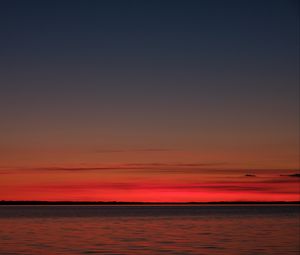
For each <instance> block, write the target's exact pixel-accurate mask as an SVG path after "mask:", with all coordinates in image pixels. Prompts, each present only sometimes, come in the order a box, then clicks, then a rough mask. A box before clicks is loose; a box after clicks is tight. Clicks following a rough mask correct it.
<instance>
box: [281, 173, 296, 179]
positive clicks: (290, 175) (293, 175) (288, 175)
mask: <svg viewBox="0 0 300 255" xmlns="http://www.w3.org/2000/svg"><path fill="white" fill-rule="evenodd" d="M280 176H287V177H296V178H300V173H299V174H298V173H296V174H281V175H280Z"/></svg>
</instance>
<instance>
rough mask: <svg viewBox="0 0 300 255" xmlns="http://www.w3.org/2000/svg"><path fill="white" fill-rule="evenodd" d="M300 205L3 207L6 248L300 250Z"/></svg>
mask: <svg viewBox="0 0 300 255" xmlns="http://www.w3.org/2000/svg"><path fill="white" fill-rule="evenodd" d="M298 253H299V207H298V206H284V207H283V206H248V207H247V206H245V207H243V206H232V207H229V206H195V207H182V206H168V207H162V206H156V207H154V206H151V207H150V206H35V207H32V206H2V207H0V254H5V255H6V254H7V255H9V254H22V255H26V254H44V255H50V254H51V255H53V254H64V255H68V254H108V255H110V254H130V255H131V254H142V255H143V254H149V255H150V254H151V255H153V254H154V255H155V254H197V255H200V254H222V255H224V254H230V255H235V254H245V255H250V254H267V255H269V254H270V255H271V254H272V255H274V254H280V255H282V254H298Z"/></svg>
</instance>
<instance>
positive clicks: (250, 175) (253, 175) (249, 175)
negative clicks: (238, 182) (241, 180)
mask: <svg viewBox="0 0 300 255" xmlns="http://www.w3.org/2000/svg"><path fill="white" fill-rule="evenodd" d="M244 176H245V177H256V175H255V174H245V175H244Z"/></svg>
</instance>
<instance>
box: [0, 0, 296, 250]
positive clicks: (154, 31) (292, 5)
mask: <svg viewBox="0 0 300 255" xmlns="http://www.w3.org/2000/svg"><path fill="white" fill-rule="evenodd" d="M0 21H1V22H0V34H1V41H0V67H1V75H0V118H1V125H0V203H1V205H0V224H1V221H2V223H3V224H5V225H7V227H8V228H10V227H11V228H12V229H15V228H16V230H15V231H16V233H17V232H18V233H19V231H20V230H18V227H17V226H18V224H16V223H14V222H10V221H9V220H6V217H8V216H5V215H9V217H17V216H16V215H19V214H18V213H19V212H22V213H23V211H22V210H21V209H20V208H24V215H27V212H26V210H27V209H26V208H31V206H33V205H31V203H32V202H34V201H39V202H41V203H47V202H72V203H75V204H76V203H77V202H78V203H79V202H91V203H93V202H98V203H99V204H100V205H99V206H97V208H96V207H95V209H94V210H99V211H100V216H99V215H98V214H97V213H98V211H97V213H96V211H94V212H92V213H91V215H93V217H99V219H100V218H101V220H103V218H102V217H104V216H101V215H102V214H101V213H103V212H101V210H102V209H101V208H102V207H101V203H109V202H114V203H117V204H118V203H121V204H122V203H124V202H126V203H146V204H147V203H149V206H150V205H151V204H152V203H157V204H160V205H162V207H163V204H164V203H166V204H169V203H179V204H180V205H182V206H184V205H185V206H187V205H186V203H187V204H188V203H199V204H200V205H199V206H195V207H197V208H196V209H193V207H192V206H191V207H189V209H186V210H190V211H189V213H190V214H189V215H190V216H191V219H189V220H190V221H188V222H187V223H186V224H187V225H189V224H191V222H192V221H193V220H195V219H194V218H193V217H194V216H195V215H197V216H195V217H198V216H199V215H202V214H203V215H204V214H205V213H202V211H201V212H200V211H198V210H204V211H205V206H204V205H205V204H207V203H225V204H226V205H227V204H231V203H233V204H234V203H256V202H257V203H265V204H270V203H284V204H288V205H289V206H288V205H287V206H278V207H276V208H275V209H274V208H273V209H272V208H271V206H270V208H271V209H270V212H272V213H273V214H274V215H275V214H276V215H275V216H274V217H278V218H280V217H281V215H285V216H282V217H283V218H284V217H287V216H286V215H290V216H289V217H288V218H287V219H286V220H287V221H289V222H293V220H294V219H295V210H296V209H297V208H298V209H299V206H298V204H299V202H300V166H299V162H300V158H299V155H300V150H299V140H300V137H299V129H300V125H299V123H300V122H299V114H300V112H299V1H298V0H287V1H280V0H274V1H267V0H260V1H259V0H251V1H238V0H224V1H221V0H214V1H209V0H203V1H202V0H201V1H200V0H199V1H192V0H186V1H183V0H178V1H177V0H175V1H169V0H161V1H156V0H154V1H148V0H144V1H135V0H126V1H121V0H111V1H106V0H103V1H102V0H99V1H94V0H86V1H84V0H75V1H68V0H61V1H57V0H52V1H48V0H41V1H37V0H27V1H20V0H19V1H18V0H10V1H9V0H4V1H1V3H0ZM19 202H22V203H25V204H27V205H26V206H28V207H26V206H24V207H22V206H19V207H18V206H17V205H16V204H18V203H19ZM7 203H9V204H10V203H12V204H14V203H15V206H16V208H19V209H16V210H21V211H13V210H14V209H13V208H14V207H13V206H12V207H10V206H7ZM294 204H296V205H294ZM201 205H203V207H201ZM119 206H120V208H122V206H121V205H119ZM179 207H180V206H179ZM179 207H178V208H177V207H176V206H174V208H173V207H172V208H173V209H174V211H176V213H178V215H185V212H181V211H180V210H183V209H179ZM187 207H188V206H187ZM262 207H263V206H258V208H262ZM49 208H50V207H49ZM51 208H52V209H49V210H53V212H54V211H55V213H58V214H59V215H60V213H62V215H64V217H66V218H68V217H69V216H68V215H69V214H68V213H67V211H66V212H65V213H63V212H62V211H59V210H62V209H61V208H62V207H57V208H56V207H55V206H54V205H53V207H51ZM55 208H56V209H55ZM58 208H60V209H58ZM76 208H77V207H76ZM82 208H84V207H82ZM99 208H100V209H99ZM105 208H108V207H105ZM124 208H125V207H124ZM141 208H143V209H141ZM141 208H140V207H139V206H136V207H135V206H134V207H132V209H124V214H125V215H127V214H126V213H127V212H126V210H133V211H132V212H133V213H132V214H134V213H137V215H139V217H140V216H141V215H142V216H143V217H144V216H145V215H144V214H143V213H144V211H143V210H144V209H145V208H144V207H142V206H141ZM149 208H150V207H149ZM151 208H152V209H149V210H154V211H153V215H152V216H149V215H151V213H149V212H147V213H146V214H147V217H148V216H149V217H150V218H151V217H153V218H151V220H153V221H155V217H158V216H154V215H156V214H158V215H160V213H162V212H163V213H162V214H163V215H168V214H164V213H165V211H164V210H166V209H161V210H162V211H157V212H156V211H155V210H156V209H155V208H156V207H155V206H153V207H151ZM170 208H171V207H170ZM180 208H181V207H180ZM200 208H202V209H200ZM203 208H204V209H203ZM207 208H211V207H209V206H207ZM226 208H227V207H226ZM249 208H250V207H249ZM251 208H252V209H249V210H250V211H251V210H254V209H253V208H254V207H251ZM268 208H269V207H268ZM268 208H267V207H266V208H264V209H257V210H258V211H259V210H266V211H262V212H261V213H262V215H263V216H264V217H267V216H266V215H268V213H269V211H268V210H269V209H268ZM173 209H170V210H171V211H172V210H173ZM1 210H3V212H2V211H1ZM30 210H33V211H32V212H33V215H40V214H39V213H37V212H39V210H45V208H44V207H42V206H40V207H39V206H36V207H34V206H33V208H31V209H30ZM66 210H69V209H66ZM76 210H77V211H78V213H79V215H77V216H78V217H81V216H82V215H81V214H80V210H79V209H76ZM76 210H75V211H76ZM82 210H85V209H82ZM103 210H108V209H103ZM111 210H112V211H111V214H112V215H114V213H115V212H114V210H116V208H115V207H113V206H112V209H111ZM135 210H137V211H138V212H136V211H135ZM139 210H142V211H143V213H141V212H140V211H139ZM194 210H195V211H194ZM207 210H211V209H207ZM220 210H221V211H222V210H223V209H220ZM225 210H227V209H225ZM241 210H244V209H241ZM281 210H290V211H281ZM77 211H76V212H77ZM171 211H170V212H171ZM41 212H42V211H41ZM129 212H130V211H128V213H129ZM151 212H152V211H151ZM172 212H173V211H172ZM251 212H252V211H251ZM30 213H31V211H30ZM72 213H73V212H72ZM148 213H149V215H148ZM181 213H182V214H181ZM198 213H200V214H199V215H198ZM214 213H216V215H217V214H218V213H219V211H217V210H216V212H213V213H212V215H215V214H214ZM255 213H256V211H255V210H254V214H255ZM41 214H42V213H41ZM129 214H130V213H129ZM171 214H172V213H170V215H171ZM229 214H230V213H229ZM11 215H14V216H11ZM22 215H23V214H22ZM72 215H73V214H72ZM80 215H81V216H80ZM89 215H90V214H89ZM105 215H106V214H105ZM107 215H110V212H108V213H107ZM203 215H202V216H201V217H204V216H203ZM224 215H225V214H224ZM230 215H231V214H230ZM298 215H299V214H297V216H298ZM192 216H193V217H192ZM263 216H262V217H263ZM22 217H23V216H22ZM24 217H25V216H24ZM28 217H29V216H28ZM30 217H31V216H30ZM30 217H29V218H30ZM32 217H33V216H32ZM37 217H40V216H37ZM59 217H60V216H59ZM82 217H83V216H82ZM86 217H87V218H88V217H89V216H86ZM105 217H106V216H105ZM120 217H121V216H120ZM122 217H123V216H122ZM124 217H125V216H124ZM159 217H160V216H159ZM201 217H200V216H199V219H198V218H197V220H199V221H200V218H201ZM224 217H225V216H224ZM230 217H231V216H230ZM234 217H235V216H234ZM240 217H242V218H243V216H240ZM253 217H254V216H253ZM272 217H273V216H272ZM137 218H138V217H137ZM283 218H282V219H283ZM168 219H169V218H168ZM284 219H285V218H284ZM89 220H90V218H89ZM131 220H133V219H131ZM160 220H161V219H160ZM210 220H211V218H210ZM91 222H92V221H91ZM155 222H156V221H155ZM201 222H202V219H201ZM211 222H212V224H217V223H215V222H214V221H213V220H212V221H211ZM266 222H267V221H265V222H263V223H257V222H256V223H255V224H258V225H261V226H266V225H264V224H267V223H266ZM10 224H11V225H10ZM34 224H35V223H34ZM49 224H50V223H49ZM70 224H71V223H70ZM74 224H75V225H76V224H77V223H74ZM80 224H83V225H82V226H83V227H82V229H85V227H84V226H85V225H84V223H83V222H81V221H80ZM80 224H79V225H80ZM101 224H102V223H101ZM103 224H104V225H105V222H104V223H103ZM103 224H102V225H101V226H104V225H103ZM135 224H137V223H136V222H135V223H133V226H139V224H137V225H135ZM155 224H158V221H157V222H156V223H155ZM160 224H162V225H163V224H165V222H164V221H162V222H160V223H159V224H158V225H157V226H156V225H155V226H156V227H157V228H159V226H162V225H160ZM174 224H175V225H174V226H177V224H179V225H180V224H181V223H180V220H179V219H178V221H174ZM193 224H194V223H193ZM199 224H200V223H199ZM201 224H202V223H201ZM222 224H223V223H222ZM224 224H225V225H226V224H227V223H226V222H225V223H224ZM234 224H236V223H234ZM245 224H247V223H246V222H245ZM278 224H280V223H278ZM282 224H284V223H283V220H282ZM50 225H51V224H50ZM50 225H49V226H50ZM71 225H72V224H71ZM71 225H70V226H71ZM179 225H178V226H179ZM291 225H294V226H297V227H298V228H297V229H294V231H296V232H297V231H298V230H299V222H298V225H297V224H293V223H291ZM34 226H35V225H34ZM51 226H53V227H54V226H55V227H57V228H59V226H58V225H55V224H54V225H51ZM216 226H217V225H214V227H212V228H213V229H214V228H215V227H216ZM110 227H111V226H110ZM32 228H34V227H33V225H32ZM175 228H176V227H175ZM178 228H180V227H178ZM149 229H150V230H151V229H152V228H151V227H149V228H147V231H150V230H149ZM180 229H181V230H182V228H180ZM181 230H178V233H181ZM97 231H98V230H97ZM123 231H124V230H123ZM159 231H162V233H164V232H163V230H161V229H160V230H158V232H159ZM195 231H196V229H195ZM241 231H242V230H241ZM262 231H263V230H262ZM290 231H291V232H289V233H292V231H293V230H290ZM129 232H130V231H129V230H128V233H129ZM150 232H151V233H153V232H152V231H150ZM150 232H149V235H150V236H151V233H150ZM196 232H197V231H196ZM196 232H193V233H190V235H191V236H192V237H191V240H192V239H193V238H195V239H193V240H198V239H197V238H198V237H196V236H194V233H196ZM242 232H243V231H242ZM296 232H293V233H296ZM93 233H94V234H95V233H96V232H93ZM97 233H98V232H97ZM126 233H127V232H126ZM147 233H148V232H147ZM214 233H216V232H214ZM236 233H237V232H236ZM257 233H258V232H257ZM272 233H277V232H276V230H274V231H273V232H272ZM1 234H2V232H1V231H0V246H2V245H1V240H6V239H5V238H4V237H5V236H4V234H3V238H4V239H2V237H1ZM19 234H20V237H15V238H14V237H13V239H14V240H15V243H13V245H12V246H9V245H8V246H7V247H8V248H7V249H6V248H0V254H46V255H48V253H46V252H45V250H43V249H42V250H39V251H37V250H36V251H34V250H33V248H32V249H31V248H28V250H26V249H25V248H24V249H23V248H22V247H23V246H22V247H21V246H18V245H17V244H16V243H18V242H17V241H16V240H21V239H22V240H23V236H24V233H23V232H22V233H19ZM36 234H37V236H43V234H42V233H41V232H39V233H36ZM88 235H89V234H88V233H87V234H86V235H85V236H88ZM95 235H96V234H95ZM100 235H101V233H100ZM187 235H188V234H187ZM274 235H275V234H274ZM289 235H290V236H291V235H294V236H295V234H287V236H289ZM15 236H17V235H15ZM25 236H26V235H25ZM54 236H55V234H54ZM280 236H281V235H279V232H278V236H276V237H274V240H279V239H280V238H281V237H280ZM77 237H78V235H77ZM181 237H182V236H181ZM181 237H178V238H181ZM248 238H250V237H248ZM129 239H130V240H133V239H132V238H131V237H130V238H129ZM74 240H75V239H74ZM114 240H115V239H114ZM122 240H123V239H122ZM153 240H154V239H151V240H150V241H149V243H151V242H154V241H153ZM174 240H175V239H174ZM201 240H202V239H201ZM201 240H200V241H199V240H198V242H200V243H201ZM247 240H249V239H247ZM274 240H272V241H271V240H270V243H269V244H268V245H269V246H268V247H273V246H272V245H271V243H272V244H274V243H276V241H274ZM52 241H53V240H52ZM169 241H170V240H169ZM169 241H168V240H166V243H168V242H169ZM70 242H71V241H70ZM75 242H76V241H74V242H72V243H75ZM101 242H103V243H105V244H107V243H109V242H110V241H108V240H106V241H103V240H102V241H101ZM239 242H241V241H240V240H238V241H236V243H239ZM4 243H5V241H3V243H2V244H3V246H5V245H4ZM286 243H289V244H290V246H289V247H293V248H291V250H290V253H288V252H286V253H285V252H283V253H282V250H281V249H284V250H285V251H287V249H286V248H283V246H282V247H279V248H278V249H277V248H266V249H265V248H262V250H261V251H262V252H260V251H256V252H254V250H252V248H251V247H252V246H251V247H250V246H247V247H246V248H247V249H248V248H249V249H248V250H247V252H248V253H247V252H246V251H244V252H245V253H243V252H242V251H241V250H239V252H234V251H237V250H238V249H239V248H238V246H234V247H235V248H232V247H233V246H230V245H229V246H228V247H227V246H226V245H227V244H226V245H225V246H224V247H225V248H226V249H227V248H228V249H229V250H228V251H226V252H224V253H217V252H216V253H209V252H208V253H206V250H205V249H206V248H205V249H204V250H202V248H199V247H198V248H196V247H194V246H193V247H194V248H193V249H191V250H184V249H183V248H178V247H177V248H170V252H166V253H164V252H163V251H162V250H159V249H158V250H155V251H153V250H151V249H150V248H149V247H154V246H155V244H153V245H154V246H153V245H152V246H151V245H149V247H148V248H149V249H147V251H146V250H144V251H143V252H142V251H141V252H137V253H134V249H133V250H130V249H129V248H128V250H127V248H126V249H125V248H122V249H121V248H120V249H121V250H110V249H107V250H103V251H102V252H99V254H130V255H132V254H154V255H155V254H175V253H172V252H175V251H177V252H178V253H176V254H238V255H239V254H240V255H244V254H266V255H271V254H293V255H294V254H297V253H298V251H299V246H300V245H299V242H298V243H297V242H295V241H292V240H290V239H289V240H287V241H286ZM282 245H283V244H282ZM190 246H191V245H190ZM207 246H209V245H207ZM262 246H263V245H262ZM57 247H58V246H57ZM57 247H56V248H57ZM116 247H118V246H116ZM155 247H156V246H155ZM209 247H210V246H209ZM17 248H18V249H17ZM19 248H20V250H19ZM52 248H53V250H52V251H53V252H52V251H51V249H50V248H49V249H50V250H49V255H50V254H64V255H65V254H85V252H82V253H80V251H79V250H80V249H79V250H74V251H71V250H64V252H62V253H60V252H59V249H58V248H57V250H55V249H56V248H55V249H54V247H52ZM225 248H224V249H225ZM2 249H3V250H2ZM230 249H231V250H230ZM264 249H265V250H264ZM272 249H273V250H272ZM276 249H277V250H276ZM25 251H27V252H25ZM171 251H172V252H171ZM293 251H294V253H293ZM295 251H296V252H295ZM87 253H88V252H87Z"/></svg>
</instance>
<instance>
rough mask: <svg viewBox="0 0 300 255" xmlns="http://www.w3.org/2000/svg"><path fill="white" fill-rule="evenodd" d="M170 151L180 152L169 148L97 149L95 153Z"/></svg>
mask: <svg viewBox="0 0 300 255" xmlns="http://www.w3.org/2000/svg"><path fill="white" fill-rule="evenodd" d="M170 151H178V150H175V149H168V148H145V149H127V150H126V149H125V150H124V149H114V150H109V149H96V150H95V151H94V152H95V153H126V152H170Z"/></svg>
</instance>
